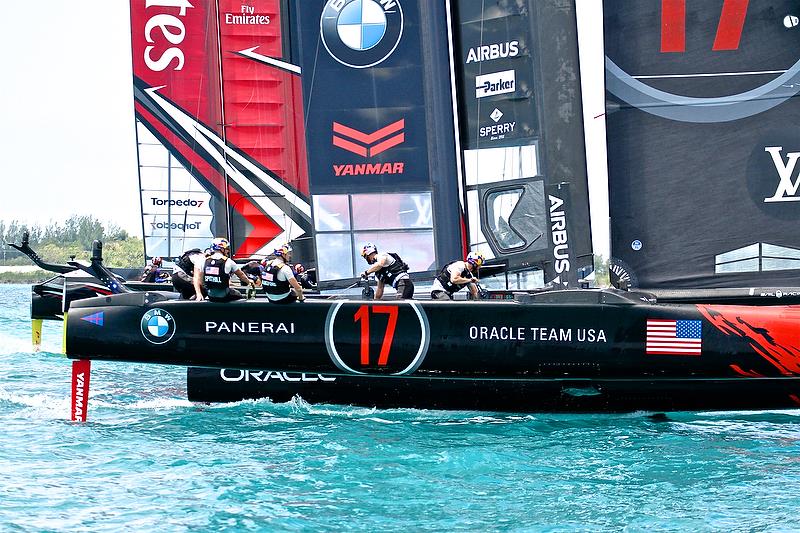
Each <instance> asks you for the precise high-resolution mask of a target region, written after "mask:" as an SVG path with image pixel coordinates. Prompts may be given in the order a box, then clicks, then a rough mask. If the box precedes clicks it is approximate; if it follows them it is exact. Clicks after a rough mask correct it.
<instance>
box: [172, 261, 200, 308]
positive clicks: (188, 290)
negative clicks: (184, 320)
mask: <svg viewBox="0 0 800 533" xmlns="http://www.w3.org/2000/svg"><path fill="white" fill-rule="evenodd" d="M202 253H203V252H202V251H201V250H200V249H199V248H195V249H192V250H187V251H186V252H184V253H183V255H182V256H181V257H180V259H178V261H177V262H176V263H175V266H177V267H178V268H176V269H175V272H173V273H172V286H173V287H175V290H176V291H178V292H179V293H181V298H183V299H184V300H189V299H191V298H192V297H193V296H194V295H195V290H194V282H193V280H194V263H192V257H193V256H195V255H198V254H201V255H202ZM201 290H202V291H203V296H206V295H207V293H206V289H205V287H201Z"/></svg>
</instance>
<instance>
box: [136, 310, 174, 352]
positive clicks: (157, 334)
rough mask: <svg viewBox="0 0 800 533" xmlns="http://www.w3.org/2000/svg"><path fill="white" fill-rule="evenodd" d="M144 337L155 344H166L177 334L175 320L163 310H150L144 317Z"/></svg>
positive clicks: (142, 323) (142, 325)
mask: <svg viewBox="0 0 800 533" xmlns="http://www.w3.org/2000/svg"><path fill="white" fill-rule="evenodd" d="M141 328H142V335H144V338H145V339H147V340H148V341H150V342H152V343H153V344H164V343H165V342H168V341H169V340H170V339H171V338H172V336H173V335H174V334H175V319H174V318H172V315H171V314H169V313H167V312H166V311H164V310H163V309H150V310H149V311H147V312H146V313H145V314H144V315H142V322H141Z"/></svg>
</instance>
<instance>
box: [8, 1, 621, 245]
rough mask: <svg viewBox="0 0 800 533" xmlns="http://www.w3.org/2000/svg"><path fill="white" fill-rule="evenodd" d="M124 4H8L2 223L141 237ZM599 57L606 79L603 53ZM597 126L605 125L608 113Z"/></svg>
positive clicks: (599, 104) (600, 156) (598, 164)
mask: <svg viewBox="0 0 800 533" xmlns="http://www.w3.org/2000/svg"><path fill="white" fill-rule="evenodd" d="M596 4H599V3H597V2H593V1H592V0H578V7H579V9H581V8H583V9H588V10H589V11H591V10H592V9H594V10H595V11H596V10H597V9H598V8H597V5H596ZM128 6H129V2H128V0H73V1H67V0H38V1H36V2H33V3H30V2H5V3H4V4H3V16H2V17H0V47H2V48H0V49H2V50H3V53H2V54H0V76H2V77H3V78H4V80H5V83H2V84H0V87H2V88H1V89H0V117H2V119H3V127H2V128H0V156H2V161H4V172H3V174H2V178H0V179H1V180H2V185H3V187H2V189H1V190H2V191H3V192H4V193H5V195H4V196H5V198H4V200H5V201H3V202H2V207H0V220H4V221H10V220H13V219H16V220H21V221H24V222H27V223H38V224H47V223H49V222H51V221H53V222H62V221H64V220H65V219H67V218H68V217H69V216H70V215H73V214H78V215H87V214H91V215H93V216H95V217H97V218H99V219H100V220H101V221H103V222H112V223H114V224H116V225H118V226H121V227H122V228H123V229H125V230H127V231H128V232H129V233H130V234H131V235H138V236H140V237H141V233H142V225H141V215H140V209H141V208H140V203H139V186H138V184H139V182H138V170H137V161H136V137H135V127H134V113H133V85H132V70H131V69H132V67H131V37H130V13H129V7H128ZM587 15H588V16H592V14H591V13H587ZM594 16H599V17H600V18H602V12H600V14H599V15H598V14H597V13H594ZM589 48H595V47H594V46H592V47H589ZM599 49H602V46H600V47H599ZM595 63H596V64H597V65H600V68H601V71H600V73H599V79H602V64H603V63H602V56H601V57H600V60H598V61H596V62H595ZM600 86H602V85H600ZM584 96H586V95H584ZM595 100H596V101H594V102H591V103H590V102H588V101H586V102H584V105H585V106H586V107H587V109H589V116H597V115H598V113H595V112H594V110H599V112H600V113H602V112H603V111H604V102H605V100H604V97H603V94H602V91H601V92H600V93H599V97H598V98H596V99H595ZM592 113H594V114H592ZM595 122H597V123H602V124H603V126H602V127H604V121H603V119H601V120H599V121H595ZM602 127H601V129H602ZM587 128H589V129H592V127H591V126H590V125H588V124H587ZM599 134H600V135H603V136H604V135H605V131H604V129H602V131H600V132H599ZM588 144H589V145H590V146H598V145H601V146H602V145H603V144H604V143H602V142H601V143H588ZM587 156H588V157H589V160H590V168H605V153H604V151H603V153H597V154H591V153H590V154H587ZM595 158H597V159H595ZM593 160H594V164H591V163H592V161H593ZM598 178H600V179H598ZM604 180H605V176H590V183H594V184H598V183H599V184H600V186H599V187H597V186H595V187H593V190H592V196H593V199H596V200H599V202H596V205H603V204H605V205H606V209H607V203H608V200H607V197H606V196H605V195H606V194H607V193H606V186H605V181H604ZM590 186H591V185H590ZM598 196H602V198H598ZM593 211H594V213H593V217H599V218H598V220H597V221H596V222H595V223H593V227H594V229H595V231H594V235H593V240H594V242H595V246H594V248H595V250H596V251H599V252H600V253H604V252H605V253H604V255H605V256H606V257H608V255H609V254H608V252H607V251H606V249H607V248H606V247H607V246H608V229H607V223H604V222H605V221H606V220H607V217H608V215H607V212H603V213H598V212H597V211H598V210H597V209H593Z"/></svg>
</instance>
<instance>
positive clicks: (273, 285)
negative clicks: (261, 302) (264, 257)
mask: <svg viewBox="0 0 800 533" xmlns="http://www.w3.org/2000/svg"><path fill="white" fill-rule="evenodd" d="M284 266H285V265H283V264H281V265H280V266H278V265H277V264H276V263H275V261H272V262H270V263H269V264H268V265H267V268H265V269H264V272H262V273H261V284H262V285H263V286H264V292H266V293H267V297H269V296H274V297H275V298H274V299H277V298H283V297H284V296H286V295H287V294H289V293H290V292H291V291H292V286H291V285H289V281H288V280H286V281H284V280H279V279H278V272H280V271H281V268H283V267H284Z"/></svg>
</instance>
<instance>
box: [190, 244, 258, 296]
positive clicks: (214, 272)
mask: <svg viewBox="0 0 800 533" xmlns="http://www.w3.org/2000/svg"><path fill="white" fill-rule="evenodd" d="M230 253H231V252H230V244H229V243H228V240H227V239H223V238H221V237H218V238H216V239H214V240H213V241H212V242H211V255H210V256H208V257H206V260H205V262H204V263H203V266H202V267H197V266H195V269H194V280H193V281H194V290H195V297H196V298H197V299H198V300H202V298H203V288H204V287H205V289H206V291H207V292H208V299H209V300H210V301H212V302H231V301H233V300H240V299H241V298H242V294H241V293H240V292H239V291H237V290H236V289H234V288H232V287H231V286H230V283H231V274H236V276H237V277H238V278H239V279H240V280H241V282H242V284H243V285H245V286H250V287H252V286H253V283H252V282H251V281H250V280H249V279H247V276H245V275H244V272H242V269H241V267H240V266H239V265H237V264H236V262H235V261H234V260H233V259H231V258H230V257H229V256H230Z"/></svg>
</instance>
